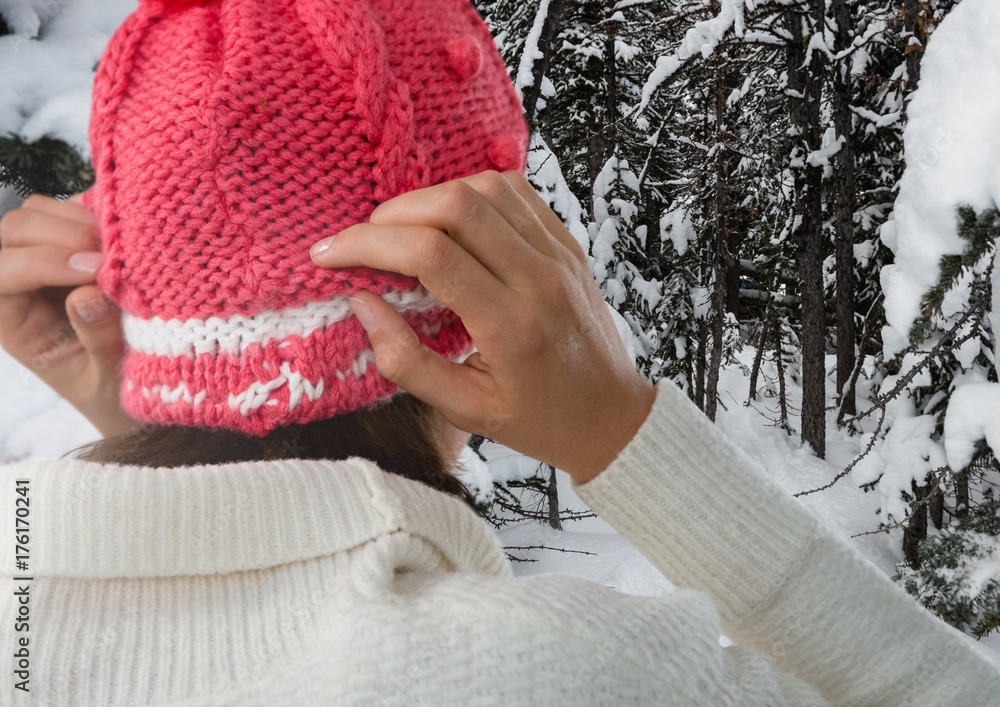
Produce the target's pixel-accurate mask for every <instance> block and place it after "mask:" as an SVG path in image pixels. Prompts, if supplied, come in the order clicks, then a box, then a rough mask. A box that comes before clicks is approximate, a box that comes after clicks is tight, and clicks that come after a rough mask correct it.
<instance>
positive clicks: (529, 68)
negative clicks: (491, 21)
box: [514, 0, 549, 103]
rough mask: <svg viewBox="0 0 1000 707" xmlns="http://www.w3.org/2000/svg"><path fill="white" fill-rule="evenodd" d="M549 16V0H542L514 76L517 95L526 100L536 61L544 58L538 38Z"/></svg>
mask: <svg viewBox="0 0 1000 707" xmlns="http://www.w3.org/2000/svg"><path fill="white" fill-rule="evenodd" d="M548 16H549V0H540V2H539V3H538V12H536V13H535V21H534V23H533V24H532V25H531V30H530V31H529V32H528V36H527V37H525V40H524V50H523V51H522V53H521V63H520V65H519V66H518V69H517V76H516V77H515V78H514V87H515V88H516V89H517V96H518V98H520V99H521V102H522V103H523V102H524V89H526V88H528V87H529V86H531V85H532V84H533V83H534V81H535V79H534V69H535V62H536V61H538V60H539V59H541V58H542V56H543V54H542V50H541V49H539V48H538V40H539V39H541V36H542V27H544V26H545V19H546V18H547V17H548Z"/></svg>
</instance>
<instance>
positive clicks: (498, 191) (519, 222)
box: [460, 171, 558, 257]
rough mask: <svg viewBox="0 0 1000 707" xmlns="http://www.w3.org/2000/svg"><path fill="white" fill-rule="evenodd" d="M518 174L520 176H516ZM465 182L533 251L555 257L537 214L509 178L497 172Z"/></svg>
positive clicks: (470, 178)
mask: <svg viewBox="0 0 1000 707" xmlns="http://www.w3.org/2000/svg"><path fill="white" fill-rule="evenodd" d="M516 174H520V172H516ZM460 181H463V182H465V183H466V184H468V185H469V186H471V187H472V188H473V189H475V190H476V191H477V192H479V194H480V195H481V196H482V197H483V198H484V199H485V200H486V201H488V202H489V203H490V205H491V206H492V207H493V208H494V210H495V211H496V212H497V213H499V214H500V215H501V216H502V217H503V218H504V219H505V220H506V221H507V223H509V224H510V225H511V227H512V228H513V229H514V230H515V231H516V232H517V234H518V235H519V236H520V237H521V238H523V239H524V241H525V242H526V243H528V244H529V245H531V246H532V247H533V248H534V249H535V250H537V251H539V252H540V253H544V254H545V255H548V256H550V257H555V255H556V251H555V250H554V248H553V245H554V244H556V243H558V241H554V240H553V239H552V237H551V236H550V235H549V234H548V233H547V232H546V228H545V225H544V224H543V223H542V221H541V219H539V217H538V214H537V213H535V211H534V210H533V209H532V208H531V207H530V206H528V204H527V202H525V200H524V197H522V196H521V195H520V194H519V193H518V192H517V191H516V190H515V189H514V186H513V185H512V184H511V182H510V181H509V180H508V178H507V177H506V176H504V175H502V174H500V173H499V172H495V171H486V172H480V173H478V174H473V175H470V176H468V177H462V178H461V180H460Z"/></svg>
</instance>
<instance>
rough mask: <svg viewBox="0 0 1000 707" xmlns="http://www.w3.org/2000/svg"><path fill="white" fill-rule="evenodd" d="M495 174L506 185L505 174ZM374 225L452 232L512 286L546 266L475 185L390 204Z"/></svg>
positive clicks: (447, 186) (460, 184)
mask: <svg viewBox="0 0 1000 707" xmlns="http://www.w3.org/2000/svg"><path fill="white" fill-rule="evenodd" d="M493 174H494V175H496V178H497V179H499V181H500V182H503V183H504V184H506V180H504V179H503V178H502V177H500V176H499V174H496V173H495V172H494V173H493ZM484 180H486V181H490V182H491V183H490V185H488V188H489V189H490V190H491V191H492V192H495V193H494V194H493V198H500V197H499V196H498V194H499V192H500V191H501V190H502V189H503V188H504V187H503V186H501V185H500V184H499V183H498V182H497V181H495V180H491V179H489V178H488V177H484V178H483V179H481V181H484ZM508 186H509V185H508ZM483 188H486V187H483ZM511 197H513V198H518V197H517V195H516V194H509V195H508V196H507V198H508V199H510V198H511ZM521 213H522V215H523V214H524V213H525V212H524V211H522V212H521ZM369 222H370V223H373V224H378V225H385V226H428V227H430V228H433V229H436V230H438V231H441V232H443V233H446V234H447V235H448V237H449V238H451V239H452V240H453V241H455V242H456V243H458V244H459V245H460V246H461V247H462V248H464V249H465V250H466V251H468V252H469V253H470V254H471V255H472V257H473V258H475V259H476V260H478V261H479V262H480V263H482V264H483V266H484V267H485V268H486V269H487V270H489V271H490V272H491V273H493V274H494V275H495V276H496V277H497V279H499V280H501V281H502V282H505V283H507V284H510V285H512V286H517V285H521V284H523V283H524V282H525V281H526V280H529V281H530V279H531V278H532V275H531V274H530V273H531V272H532V269H533V268H532V266H536V267H537V266H538V265H540V264H542V263H543V259H542V258H541V257H540V255H539V253H538V251H537V250H536V249H534V248H532V247H531V246H530V245H529V244H528V242H527V241H526V240H525V239H524V238H523V237H522V236H521V235H520V234H519V233H518V231H517V230H516V229H515V227H514V225H512V224H511V223H509V222H508V220H507V219H506V218H505V217H504V215H502V214H501V213H499V212H498V211H497V210H496V209H495V208H493V205H492V204H491V203H490V202H489V200H487V199H485V198H484V197H483V195H482V194H480V193H479V192H478V191H477V190H476V189H475V188H473V186H472V185H470V184H468V183H466V182H464V181H461V180H454V181H451V182H445V183H444V184H438V185H436V186H433V187H428V188H426V189H418V190H416V191H411V192H407V193H405V194H402V195H400V196H397V197H396V198H394V199H390V200H389V201H387V202H385V203H383V204H381V205H379V207H378V208H377V209H375V211H374V212H373V213H372V215H371V217H370V218H369Z"/></svg>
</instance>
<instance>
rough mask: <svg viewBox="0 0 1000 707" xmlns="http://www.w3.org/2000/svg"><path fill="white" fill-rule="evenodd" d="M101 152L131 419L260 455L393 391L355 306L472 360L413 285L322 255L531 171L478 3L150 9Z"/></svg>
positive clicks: (94, 194) (102, 204)
mask: <svg viewBox="0 0 1000 707" xmlns="http://www.w3.org/2000/svg"><path fill="white" fill-rule="evenodd" d="M90 141H91V148H92V152H93V160H94V167H95V171H96V175H97V182H96V184H95V186H94V187H93V188H92V189H91V190H90V191H88V192H87V194H86V196H85V203H87V204H88V205H89V206H90V208H91V209H92V210H93V211H94V213H95V215H96V216H97V219H98V222H99V224H100V228H101V237H102V246H103V249H104V252H105V262H104V265H103V266H102V268H101V270H100V272H99V273H98V284H99V285H100V287H101V288H102V290H103V291H104V292H105V293H106V294H107V295H108V296H109V297H110V298H111V299H112V300H114V301H115V302H116V303H117V304H118V305H119V306H120V307H121V308H122V311H123V329H124V334H125V340H126V344H127V347H126V356H125V360H124V363H123V370H122V374H123V375H122V379H123V380H122V387H121V398H122V404H123V406H124V408H125V410H126V411H127V412H128V413H129V414H130V415H131V416H133V417H134V418H136V419H139V420H144V421H148V422H155V423H160V424H180V425H193V426H198V427H208V428H227V429H232V430H239V431H242V432H244V433H247V434H250V435H256V436H263V435H266V434H267V433H268V432H270V431H271V430H273V429H275V428H276V427H279V426H282V425H287V424H291V423H305V422H310V421H313V420H319V419H324V418H328V417H331V416H333V415H336V414H339V413H344V412H348V411H351V410H355V409H357V408H360V407H364V406H368V405H371V404H373V403H376V402H377V401H380V400H384V399H387V398H389V397H391V396H392V395H393V394H394V393H396V392H397V389H396V388H395V386H394V385H393V384H392V383H390V382H389V381H387V380H385V379H384V378H382V377H381V376H380V375H379V374H378V371H377V370H376V369H375V366H374V363H373V362H374V356H373V354H372V351H371V348H370V345H369V343H368V339H367V337H366V335H365V333H364V330H363V329H362V327H361V325H360V323H359V322H358V321H357V319H355V318H354V317H353V316H352V312H351V308H350V306H349V304H348V301H347V295H349V294H350V293H352V292H355V291H357V290H360V289H367V290H370V291H373V292H376V293H378V294H382V295H383V296H384V297H385V299H386V300H387V301H389V302H391V303H392V304H393V305H395V306H396V308H397V309H399V310H400V311H401V312H403V314H404V316H405V317H406V318H407V320H408V321H409V322H410V324H411V325H413V327H414V329H415V330H416V331H417V333H418V335H419V336H420V338H421V339H422V341H423V342H424V343H426V344H427V345H428V346H429V347H430V348H432V349H434V350H435V351H438V352H439V353H441V354H442V355H443V356H446V357H449V358H451V359H460V358H462V357H463V356H464V355H465V354H467V353H468V352H469V350H470V344H471V342H470V339H469V336H468V334H467V333H466V331H465V329H464V328H463V327H462V324H461V322H460V321H459V320H458V318H457V317H456V316H455V315H454V314H453V313H451V312H450V311H449V310H448V309H446V308H445V307H443V306H442V305H441V304H440V303H438V302H437V301H435V300H434V299H433V298H432V297H430V296H429V295H428V293H427V292H426V291H424V290H423V288H421V287H420V285H419V283H418V282H417V281H416V280H414V279H411V278H406V277H402V276H399V275H395V274H390V273H385V272H380V271H374V270H369V269H363V268H358V269H349V270H347V269H345V270H339V271H330V270H323V269H320V268H318V267H316V266H315V265H314V264H313V263H312V261H311V260H310V258H309V253H308V251H309V246H311V245H312V244H313V243H315V242H316V241H318V240H320V239H321V238H324V237H326V236H330V235H334V234H336V233H338V232H339V231H341V230H343V229H345V228H347V227H348V226H350V225H352V224H355V223H359V222H363V221H366V220H367V219H368V217H369V216H370V215H371V213H372V211H373V210H374V209H375V207H376V206H377V205H378V204H379V203H381V202H384V201H386V200H388V199H391V198H393V197H395V196H397V195H399V194H402V193H404V192H407V191H411V190H413V189H418V188H421V187H426V186H430V185H433V184H438V183H441V182H445V181H449V180H452V179H456V178H459V177H463V176H467V175H470V174H475V173H477V172H481V171H483V170H487V169H496V170H501V171H502V170H511V169H516V170H520V171H522V172H524V170H525V161H526V160H525V158H526V152H527V143H528V127H527V124H526V122H525V120H524V117H523V114H522V111H521V104H520V101H519V99H518V96H517V93H516V91H515V90H514V87H513V85H512V84H511V82H510V79H509V78H508V76H507V72H506V67H505V66H504V63H503V60H502V59H501V57H500V55H499V54H498V53H497V51H496V48H495V46H494V44H493V40H492V38H491V36H490V33H489V30H488V29H487V27H486V25H485V24H484V23H483V21H482V19H481V18H480V16H479V15H478V13H477V12H476V10H475V9H474V8H473V7H472V6H471V5H470V4H469V2H468V0H201V1H197V0H176V1H174V2H168V1H167V0H157V1H154V0H143V1H142V2H140V5H139V8H138V10H137V11H136V12H135V13H134V14H133V15H131V16H130V17H129V18H128V19H127V20H126V21H125V23H124V24H123V25H122V26H121V28H120V29H119V30H118V31H117V33H116V34H115V35H114V37H113V38H112V40H111V43H110V44H109V46H108V48H107V49H106V51H105V53H104V56H103V58H102V59H101V62H100V66H99V68H98V72H97V77H96V79H95V83H94V103H93V114H92V119H91V129H90Z"/></svg>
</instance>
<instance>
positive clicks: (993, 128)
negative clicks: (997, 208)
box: [881, 0, 1000, 357]
mask: <svg viewBox="0 0 1000 707" xmlns="http://www.w3.org/2000/svg"><path fill="white" fill-rule="evenodd" d="M998 34H1000V3H997V2H996V1H995V0H964V1H963V2H962V3H961V4H959V5H958V6H957V7H956V8H955V9H954V10H953V11H951V12H950V13H949V14H948V15H947V16H946V17H945V19H944V20H943V21H942V22H941V25H940V26H939V27H938V28H937V30H935V32H934V34H933V35H932V37H931V39H930V41H929V42H928V46H927V50H926V53H925V55H924V58H923V64H922V68H921V78H920V88H919V89H918V90H917V91H916V93H915V94H914V96H913V99H912V101H911V103H910V106H909V109H908V111H909V122H908V124H907V126H906V129H905V131H904V144H905V154H906V162H907V170H906V173H905V174H904V176H903V178H902V180H901V181H900V185H899V196H898V198H897V201H896V208H895V217H894V219H895V220H894V222H891V225H888V224H887V228H886V229H885V230H884V231H883V234H882V237H883V241H884V242H885V244H886V245H887V246H888V247H889V249H890V250H892V252H893V253H894V254H895V262H894V263H893V264H892V265H888V266H886V267H885V268H884V269H883V270H882V276H881V279H882V286H883V289H884V290H885V295H886V298H885V313H886V319H887V321H888V326H887V327H886V328H885V330H884V331H883V340H884V344H885V354H886V356H887V357H892V356H895V355H896V354H897V353H899V352H900V351H902V350H903V349H904V348H906V346H907V344H908V343H909V331H910V327H911V326H912V324H913V322H914V321H915V320H916V318H917V316H918V314H919V308H920V300H921V298H922V297H923V295H924V293H925V292H927V290H929V289H930V288H931V287H932V286H933V285H934V284H935V283H936V281H937V279H938V264H939V262H940V260H941V256H943V255H948V254H957V253H961V252H962V251H963V244H964V242H963V241H962V239H961V238H959V236H958V234H957V216H956V207H957V206H958V205H959V204H962V203H967V204H970V205H972V206H973V207H975V208H976V209H977V210H985V209H987V208H990V207H991V206H993V205H994V204H997V203H1000V131H998V130H997V125H1000V44H998V43H997V42H996V37H997V36H998ZM973 67H974V68H973Z"/></svg>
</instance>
